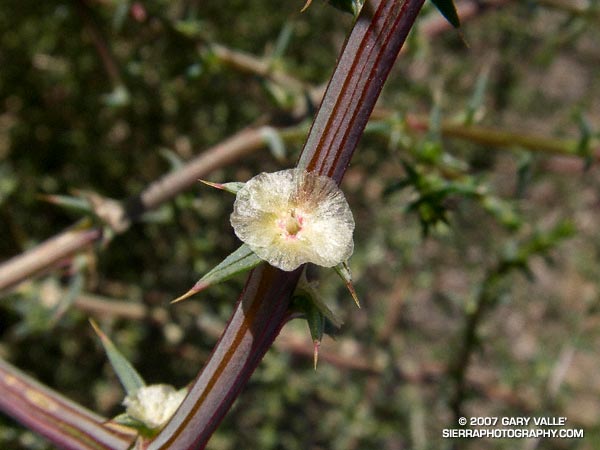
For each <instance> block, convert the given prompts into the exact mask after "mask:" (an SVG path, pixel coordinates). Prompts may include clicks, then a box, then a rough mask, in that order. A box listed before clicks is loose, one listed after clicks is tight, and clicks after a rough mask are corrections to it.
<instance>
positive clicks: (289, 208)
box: [230, 169, 354, 271]
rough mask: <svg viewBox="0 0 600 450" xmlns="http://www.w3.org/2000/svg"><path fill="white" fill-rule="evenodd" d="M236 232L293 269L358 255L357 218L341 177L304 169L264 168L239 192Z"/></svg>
mask: <svg viewBox="0 0 600 450" xmlns="http://www.w3.org/2000/svg"><path fill="white" fill-rule="evenodd" d="M230 220H231V225H232V226H233V229H234V231H235V234H236V235H237V236H238V237H239V238H240V239H241V240H242V241H243V242H245V243H246V244H248V246H249V247H250V248H251V249H252V251H254V252H255V253H256V254H257V255H258V256H259V257H260V258H262V259H264V260H265V261H267V262H269V263H270V264H271V265H273V266H275V267H278V268H280V269H282V270H287V271H291V270H294V269H296V268H297V267H299V266H300V265H302V264H304V263H307V262H311V263H314V264H318V265H321V266H326V267H332V266H335V265H336V264H338V263H340V262H342V261H346V260H347V259H348V258H349V257H350V255H351V254H352V251H353V248H354V243H353V241H352V233H353V231H354V219H353V217H352V212H351V211H350V207H349V206H348V202H347V201H346V199H345V197H344V194H343V193H342V191H341V190H340V189H339V188H338V186H337V185H336V184H335V182H334V181H333V180H332V179H330V178H328V177H324V176H320V175H316V174H314V173H310V172H306V171H304V170H302V169H289V170H282V171H280V172H274V173H261V174H259V175H257V176H256V177H254V178H252V179H251V180H250V181H248V182H247V183H246V184H245V185H244V187H243V188H242V189H240V191H239V192H238V193H237V196H236V201H235V203H234V208H233V213H232V214H231V219H230Z"/></svg>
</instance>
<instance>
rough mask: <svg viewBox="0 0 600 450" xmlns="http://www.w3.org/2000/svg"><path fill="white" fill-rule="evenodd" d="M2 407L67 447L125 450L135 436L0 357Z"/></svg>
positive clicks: (58, 443) (67, 448) (19, 419)
mask: <svg viewBox="0 0 600 450" xmlns="http://www.w3.org/2000/svg"><path fill="white" fill-rule="evenodd" d="M0 392H2V395H0V409H1V410H10V412H11V415H12V417H14V418H15V419H17V420H18V421H19V422H21V423H22V424H23V425H26V426H28V427H29V428H31V429H32V430H35V431H36V432H37V433H39V434H41V435H43V436H45V437H46V438H47V439H49V440H50V441H51V442H53V443H54V444H55V445H56V446H58V447H59V448H61V449H65V450H125V449H127V448H129V446H130V445H131V443H132V442H133V439H134V437H135V436H134V435H133V434H132V433H131V432H127V431H125V430H122V431H119V430H116V429H109V428H107V427H106V425H105V423H106V420H105V419H104V418H102V417H100V416H97V415H96V414H94V413H92V412H90V411H88V410H86V409H84V408H82V407H80V406H78V405H76V404H75V403H73V402H71V401H69V400H67V399H66V398H64V397H62V396H60V395H59V394H57V393H56V392H53V391H51V390H49V389H48V388H46V387H44V386H43V385H41V384H40V383H38V382H37V381H35V380H33V379H31V378H30V377H28V376H27V375H25V374H24V373H23V372H21V371H20V370H18V369H16V368H15V367H13V366H11V365H10V364H8V363H7V362H5V361H3V360H1V359H0Z"/></svg>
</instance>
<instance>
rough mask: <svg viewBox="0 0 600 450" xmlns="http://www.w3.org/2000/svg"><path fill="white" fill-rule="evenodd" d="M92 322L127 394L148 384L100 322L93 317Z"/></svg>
mask: <svg viewBox="0 0 600 450" xmlns="http://www.w3.org/2000/svg"><path fill="white" fill-rule="evenodd" d="M90 323H91V324H92V327H93V328H94V331H95V332H96V334H97V335H98V337H99V338H100V342H102V346H103V347H104V351H105V352H106V356H108V360H109V361H110V364H111V366H112V367H113V369H114V371H115V373H116V374H117V377H118V378H119V381H120V382H121V385H122V386H123V388H124V389H125V392H127V395H133V394H135V392H136V391H137V390H138V389H139V388H141V387H144V386H145V385H146V383H145V382H144V379H143V378H142V377H141V376H140V374H139V373H138V372H137V371H136V370H135V368H134V367H133V366H132V365H131V363H130V362H129V361H127V358H125V356H123V354H122V353H121V352H120V351H119V350H118V349H117V347H115V345H114V344H113V343H112V341H111V340H110V338H109V337H108V336H107V335H106V334H104V332H103V331H102V330H101V329H100V327H99V326H98V324H97V323H96V322H94V321H93V320H91V319H90Z"/></svg>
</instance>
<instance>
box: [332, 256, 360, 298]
mask: <svg viewBox="0 0 600 450" xmlns="http://www.w3.org/2000/svg"><path fill="white" fill-rule="evenodd" d="M334 268H335V271H336V273H337V274H338V275H339V276H340V278H341V279H342V280H343V281H344V283H345V284H346V287H347V288H348V291H350V295H351V296H352V298H353V299H354V303H356V306H358V307H359V308H360V302H359V301H358V295H356V291H355V290H354V285H353V284H352V272H350V266H348V263H345V262H343V263H340V264H338V265H337V266H335V267H334Z"/></svg>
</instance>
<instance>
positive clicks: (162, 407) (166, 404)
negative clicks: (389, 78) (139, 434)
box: [123, 384, 186, 430]
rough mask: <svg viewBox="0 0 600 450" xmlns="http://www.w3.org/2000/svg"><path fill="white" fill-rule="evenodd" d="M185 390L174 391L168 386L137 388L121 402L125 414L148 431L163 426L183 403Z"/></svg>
mask: <svg viewBox="0 0 600 450" xmlns="http://www.w3.org/2000/svg"><path fill="white" fill-rule="evenodd" d="M185 394H186V390H185V389H180V390H179V391H177V390H175V388H174V387H173V386H170V385H168V384H153V385H151V386H143V387H141V388H139V389H138V390H137V391H136V392H135V394H133V395H128V396H127V397H125V400H123V405H124V406H125V407H126V408H127V409H126V411H125V412H126V413H127V415H128V416H129V417H131V418H132V419H135V420H138V421H140V422H142V423H143V424H144V425H145V426H146V427H147V428H149V429H150V430H155V429H158V428H161V427H162V426H163V425H165V424H166V423H167V422H168V420H169V419H170V418H171V416H172V415H173V414H174V413H175V410H176V409H177V408H179V405H180V404H181V402H182V401H183V399H184V397H185Z"/></svg>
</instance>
